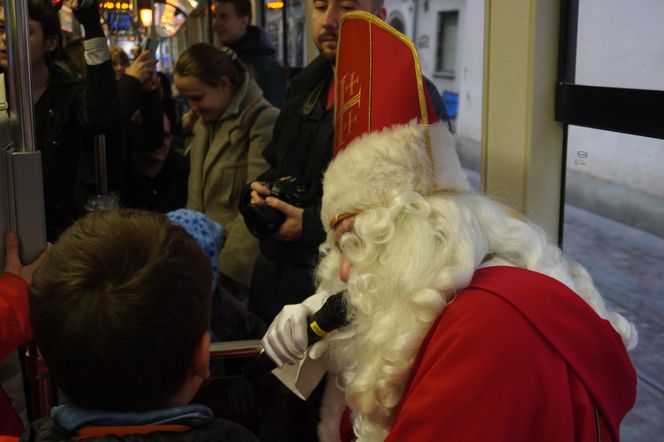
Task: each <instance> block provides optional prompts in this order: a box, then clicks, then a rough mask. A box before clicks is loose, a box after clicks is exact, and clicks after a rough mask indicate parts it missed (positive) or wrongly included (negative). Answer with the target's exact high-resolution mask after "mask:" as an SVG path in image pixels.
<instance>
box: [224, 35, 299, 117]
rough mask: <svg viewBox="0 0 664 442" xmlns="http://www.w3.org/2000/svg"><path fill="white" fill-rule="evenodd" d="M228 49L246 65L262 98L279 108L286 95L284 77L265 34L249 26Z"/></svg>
mask: <svg viewBox="0 0 664 442" xmlns="http://www.w3.org/2000/svg"><path fill="white" fill-rule="evenodd" d="M228 47H229V48H231V49H233V50H234V51H235V52H236V53H237V54H238V56H239V57H240V60H242V62H243V63H244V64H245V65H248V66H247V67H248V69H249V70H250V72H249V73H250V74H251V76H252V77H253V78H254V79H255V80H256V83H258V86H259V87H260V88H261V89H262V90H263V96H264V97H265V99H266V100H267V101H269V102H270V104H272V105H273V106H274V107H278V108H281V107H282V106H283V104H284V95H285V94H286V76H285V75H284V70H283V69H282V67H281V66H279V62H278V61H277V58H276V57H275V51H274V47H273V46H272V42H271V41H270V37H269V36H268V35H267V33H266V32H265V31H264V30H263V29H262V28H259V27H257V26H249V27H248V28H247V32H246V33H245V34H244V35H243V36H242V37H240V38H239V39H238V40H236V41H234V42H233V43H229V44H228Z"/></svg>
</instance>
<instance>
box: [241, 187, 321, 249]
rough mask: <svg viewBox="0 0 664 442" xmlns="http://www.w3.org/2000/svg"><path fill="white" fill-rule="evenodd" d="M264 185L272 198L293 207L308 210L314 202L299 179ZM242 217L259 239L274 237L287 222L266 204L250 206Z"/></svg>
mask: <svg viewBox="0 0 664 442" xmlns="http://www.w3.org/2000/svg"><path fill="white" fill-rule="evenodd" d="M263 184H264V185H265V187H267V188H268V189H269V190H270V196H273V197H275V198H279V199H280V200H282V201H283V202H285V203H288V204H290V205H292V206H295V207H300V208H306V207H308V206H310V205H311V204H312V203H313V202H314V197H313V195H312V194H311V193H310V192H309V190H308V189H307V188H306V186H305V185H304V184H302V182H301V181H300V180H298V179H297V178H292V177H289V178H283V179H280V180H276V181H269V182H266V183H263ZM242 216H244V222H245V224H246V225H247V228H248V229H249V231H250V232H251V233H252V234H253V235H254V236H255V237H256V238H259V239H264V238H268V237H270V236H272V235H274V234H275V233H276V232H277V230H279V226H281V225H282V224H283V223H284V221H285V220H286V215H284V214H283V213H282V212H281V211H279V210H277V209H275V208H273V207H270V206H268V205H265V204H260V205H259V204H248V205H247V206H245V208H244V210H243V212H242Z"/></svg>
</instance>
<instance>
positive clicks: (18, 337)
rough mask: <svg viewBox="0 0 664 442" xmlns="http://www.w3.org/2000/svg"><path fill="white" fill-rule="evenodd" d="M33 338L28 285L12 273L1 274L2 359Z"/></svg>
mask: <svg viewBox="0 0 664 442" xmlns="http://www.w3.org/2000/svg"><path fill="white" fill-rule="evenodd" d="M31 338H32V329H31V328H30V314H29V310H28V283H27V282H25V280H23V279H22V278H20V277H18V276H16V275H13V274H11V273H7V272H5V273H2V274H0V358H3V357H5V356H6V355H7V354H9V353H10V352H12V351H13V350H15V349H16V347H18V346H19V345H22V344H25V343H26V342H28V341H29V340H30V339H31Z"/></svg>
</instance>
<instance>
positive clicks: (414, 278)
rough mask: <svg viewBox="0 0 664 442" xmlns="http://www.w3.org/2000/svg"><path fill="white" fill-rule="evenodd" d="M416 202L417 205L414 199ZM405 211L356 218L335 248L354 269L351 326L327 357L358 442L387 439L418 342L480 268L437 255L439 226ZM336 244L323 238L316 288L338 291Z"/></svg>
mask: <svg viewBox="0 0 664 442" xmlns="http://www.w3.org/2000/svg"><path fill="white" fill-rule="evenodd" d="M408 199H409V198H407V200H408ZM414 199H415V200H416V201H417V202H421V201H422V197H421V196H419V195H417V197H415V198H414ZM402 202H403V201H402ZM410 202H413V201H406V203H407V204H405V206H406V209H407V208H408V207H410V206H409V204H408V203H410ZM402 210H404V205H401V207H400V209H399V210H396V213H395V211H392V213H390V210H388V209H382V208H377V209H371V210H368V211H365V212H363V213H362V214H361V215H359V216H358V217H357V218H356V220H355V231H356V232H357V234H346V235H344V237H343V238H342V239H341V244H340V246H341V248H342V249H343V250H344V252H345V255H346V256H347V258H348V259H349V260H350V262H351V263H352V264H353V271H352V272H351V276H350V279H349V281H348V284H346V286H345V295H344V296H345V299H346V301H347V303H348V307H349V317H350V320H351V323H350V325H349V326H348V327H345V328H344V329H343V332H341V333H337V334H336V336H334V337H332V336H331V337H330V350H329V352H330V356H331V358H332V360H333V362H334V363H335V365H337V366H338V368H339V372H340V375H339V376H338V379H337V383H338V385H339V386H340V388H341V389H342V390H344V393H345V400H346V404H347V405H348V407H349V408H350V409H351V410H352V412H353V413H352V417H353V428H354V431H355V434H356V436H357V437H358V441H382V440H384V439H385V437H386V436H387V434H388V432H389V430H390V428H391V426H392V423H393V419H394V413H395V410H396V407H397V406H398V405H399V402H400V401H401V398H402V396H403V393H404V389H405V387H406V384H407V382H408V379H409V375H410V370H411V366H412V364H413V361H414V360H415V357H416V356H417V352H418V350H419V347H420V344H421V342H422V340H423V339H424V337H425V335H426V333H427V332H428V330H429V328H430V326H431V324H432V323H433V321H434V320H435V319H436V318H437V317H438V316H439V315H440V313H441V312H442V310H443V309H444V307H445V305H446V303H447V302H446V299H447V298H448V297H450V296H453V294H454V292H455V288H457V287H464V286H465V285H467V283H468V281H469V280H470V277H471V276H472V274H473V271H474V268H475V265H476V262H477V260H476V259H475V257H474V255H475V251H471V250H469V253H468V254H467V256H466V257H464V258H461V257H460V256H459V255H458V254H448V253H442V252H441V249H447V248H448V247H449V246H450V244H449V242H450V241H447V240H433V239H432V240H431V241H427V237H431V235H441V232H440V231H439V230H435V231H434V229H432V226H433V225H438V223H431V220H430V219H428V212H427V211H425V213H423V214H419V213H416V214H413V213H406V214H403V212H402ZM405 212H408V210H405ZM398 214H402V215H403V216H398ZM422 215H423V216H422ZM397 217H398V219H395V218H397ZM397 224H398V226H397ZM447 225H449V224H447ZM395 231H398V232H400V233H399V235H394V232H395ZM446 233H451V232H443V233H442V235H443V236H445V237H446V238H447V237H448V235H447V234H446ZM360 238H362V239H360ZM451 242H455V241H451ZM333 243H334V240H333V238H332V237H331V235H330V236H328V241H327V242H326V244H325V245H324V246H323V247H322V251H323V252H324V254H325V258H324V259H323V260H322V261H321V263H320V265H319V268H318V272H317V273H318V277H319V282H320V287H321V288H325V289H326V290H334V291H336V290H338V289H339V288H340V287H339V284H340V281H339V265H340V258H341V254H340V252H339V251H338V250H337V249H336V248H334V246H333ZM424 244H429V245H428V246H426V245H424Z"/></svg>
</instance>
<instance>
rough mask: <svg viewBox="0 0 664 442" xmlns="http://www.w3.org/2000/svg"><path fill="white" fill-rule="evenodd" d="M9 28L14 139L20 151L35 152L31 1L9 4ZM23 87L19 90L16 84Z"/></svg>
mask: <svg viewBox="0 0 664 442" xmlns="http://www.w3.org/2000/svg"><path fill="white" fill-rule="evenodd" d="M5 11H6V14H5V26H6V32H7V42H8V43H9V44H8V48H7V49H8V51H9V54H8V55H9V60H10V62H9V72H8V74H9V85H10V87H9V102H10V103H11V107H12V110H13V112H11V116H10V118H11V121H12V132H13V138H14V141H15V142H16V144H15V146H17V150H20V151H21V152H35V151H36V148H35V132H34V129H33V128H34V114H33V110H32V72H31V65H32V58H31V56H30V33H29V32H28V2H26V1H25V0H6V1H5ZM19 84H21V85H23V87H16V85H19Z"/></svg>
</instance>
